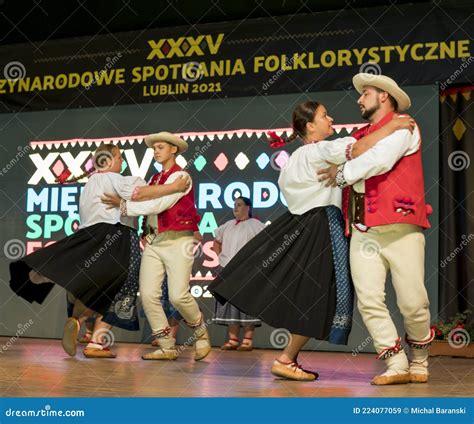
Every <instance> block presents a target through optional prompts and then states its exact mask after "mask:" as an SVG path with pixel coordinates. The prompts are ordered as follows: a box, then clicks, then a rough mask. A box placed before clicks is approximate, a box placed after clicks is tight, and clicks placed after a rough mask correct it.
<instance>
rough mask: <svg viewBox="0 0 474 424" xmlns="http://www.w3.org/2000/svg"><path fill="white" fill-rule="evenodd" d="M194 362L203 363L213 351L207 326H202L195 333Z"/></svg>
mask: <svg viewBox="0 0 474 424" xmlns="http://www.w3.org/2000/svg"><path fill="white" fill-rule="evenodd" d="M194 338H195V342H194V360H195V361H201V360H202V359H204V358H205V357H206V356H207V355H209V352H210V351H211V342H210V340H209V333H208V332H207V327H206V325H204V324H202V325H200V326H199V327H197V328H196V331H194Z"/></svg>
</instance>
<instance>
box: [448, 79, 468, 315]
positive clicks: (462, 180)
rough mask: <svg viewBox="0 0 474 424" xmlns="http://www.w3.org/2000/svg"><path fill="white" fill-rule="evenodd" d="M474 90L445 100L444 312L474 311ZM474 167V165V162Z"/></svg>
mask: <svg viewBox="0 0 474 424" xmlns="http://www.w3.org/2000/svg"><path fill="white" fill-rule="evenodd" d="M473 101H474V86H466V87H458V88H453V89H450V90H446V91H443V92H441V96H440V120H441V122H440V131H441V137H440V141H441V152H440V153H441V154H440V176H441V181H440V234H439V237H440V240H439V245H440V289H439V302H440V304H439V313H440V316H441V317H443V318H449V317H451V316H453V315H454V314H456V313H457V312H463V311H464V310H466V309H470V310H474V285H473V281H474V195H473V194H474V128H473V127H474V107H473ZM471 162H472V163H471Z"/></svg>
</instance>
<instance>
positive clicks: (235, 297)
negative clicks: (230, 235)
mask: <svg viewBox="0 0 474 424" xmlns="http://www.w3.org/2000/svg"><path fill="white" fill-rule="evenodd" d="M339 213H340V212H339ZM209 291H210V292H211V293H212V294H213V295H214V296H215V297H216V299H217V300H218V301H220V302H221V303H224V302H226V301H228V302H230V303H231V304H233V305H234V306H236V307H237V308H238V309H240V310H241V311H243V312H245V313H246V314H249V315H251V316H254V317H256V318H259V319H261V320H262V321H264V322H265V323H267V324H269V325H271V326H272V327H275V328H286V329H288V330H289V331H290V332H291V333H294V334H299V335H304V336H309V337H313V338H316V339H319V340H328V339H329V335H330V333H331V325H332V323H333V319H334V316H335V312H336V273H335V268H334V264H333V251H332V242H331V234H330V229H329V222H328V215H327V213H326V208H324V207H321V208H315V209H312V210H310V211H308V212H306V213H305V214H303V215H293V214H291V213H290V212H286V213H285V214H283V215H282V216H280V217H279V218H278V219H277V220H275V221H274V222H272V224H271V225H269V226H267V227H266V228H265V229H264V230H263V231H261V232H260V233H259V234H257V236H255V237H254V238H253V239H252V240H250V241H249V242H248V243H247V244H246V245H245V246H244V247H243V248H242V249H241V250H240V251H239V252H238V253H237V255H235V256H234V258H233V259H232V260H231V261H230V262H229V263H228V264H227V266H226V267H225V268H223V269H222V271H221V272H220V273H219V275H218V276H217V277H216V279H215V280H214V281H213V282H212V283H211V284H210V286H209Z"/></svg>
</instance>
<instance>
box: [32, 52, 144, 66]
mask: <svg viewBox="0 0 474 424" xmlns="http://www.w3.org/2000/svg"><path fill="white" fill-rule="evenodd" d="M142 50H143V49H127V51H126V52H124V51H123V50H115V51H110V52H100V53H86V54H76V55H72V56H71V55H68V56H56V57H46V58H42V59H35V60H34V61H33V63H46V62H60V61H63V60H74V59H76V60H77V59H91V58H93V57H102V56H114V55H116V54H117V53H122V54H129V53H138V52H140V51H142Z"/></svg>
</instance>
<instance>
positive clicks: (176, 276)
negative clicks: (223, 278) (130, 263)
mask: <svg viewBox="0 0 474 424" xmlns="http://www.w3.org/2000/svg"><path fill="white" fill-rule="evenodd" d="M164 234H166V233H164ZM193 240H194V239H193V237H192V236H189V237H188V236H185V237H179V238H166V236H165V237H164V238H162V237H160V236H158V237H157V239H156V240H155V241H154V242H153V243H151V244H147V246H146V247H145V250H144V252H143V256H142V262H141V266H140V297H141V299H142V304H143V309H144V310H145V314H146V317H147V319H148V322H149V323H150V327H151V330H152V333H153V334H157V333H159V332H160V331H161V330H164V329H166V328H167V327H168V326H169V325H168V319H167V318H166V315H165V312H164V311H163V306H162V305H161V301H160V298H161V286H162V283H163V279H164V277H165V274H166V275H167V277H168V294H169V299H170V302H171V304H172V305H173V306H174V307H175V308H176V309H177V310H178V311H179V313H180V314H181V315H182V316H183V318H184V319H185V320H186V322H188V323H189V324H191V325H193V324H197V323H198V322H199V321H200V320H201V311H200V310H199V306H198V304H197V302H196V300H195V299H194V297H193V296H192V295H191V293H190V292H189V277H190V275H191V271H192V267H193V261H194V257H193V249H192V247H193Z"/></svg>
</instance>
